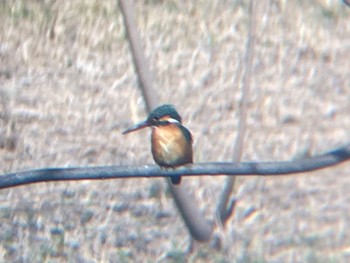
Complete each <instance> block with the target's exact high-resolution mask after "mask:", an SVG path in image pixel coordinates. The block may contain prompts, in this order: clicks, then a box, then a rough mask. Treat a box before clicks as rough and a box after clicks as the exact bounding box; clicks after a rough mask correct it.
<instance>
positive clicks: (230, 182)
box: [217, 0, 256, 224]
mask: <svg viewBox="0 0 350 263" xmlns="http://www.w3.org/2000/svg"><path fill="white" fill-rule="evenodd" d="M255 19H256V14H255V7H254V0H250V4H249V24H248V35H247V44H246V51H245V57H244V61H245V73H244V77H243V86H242V98H241V103H240V108H239V121H238V132H237V137H236V140H235V142H234V148H233V149H234V151H233V161H234V162H239V161H240V160H241V157H242V152H243V146H244V137H245V133H246V124H247V112H248V109H247V108H248V107H247V105H248V98H249V90H250V84H251V75H252V65H253V58H254V46H255V27H256V21H255ZM234 184H235V177H233V176H229V177H227V179H226V183H225V187H224V189H223V192H222V194H221V197H220V198H219V204H218V209H217V213H218V215H219V219H220V221H221V223H222V224H225V222H226V221H227V219H228V218H229V217H230V216H231V214H232V212H233V211H234V205H235V202H234V201H232V202H231V203H230V204H228V202H229V200H230V196H231V194H232V191H233V188H234Z"/></svg>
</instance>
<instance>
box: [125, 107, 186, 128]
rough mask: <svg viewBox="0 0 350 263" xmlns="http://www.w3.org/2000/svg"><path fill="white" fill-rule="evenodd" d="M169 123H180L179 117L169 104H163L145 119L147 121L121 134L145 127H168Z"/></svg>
mask: <svg viewBox="0 0 350 263" xmlns="http://www.w3.org/2000/svg"><path fill="white" fill-rule="evenodd" d="M171 123H180V124H181V116H180V115H179V113H178V112H177V111H176V109H175V107H174V106H173V105H170V104H164V105H161V106H159V107H158V108H156V109H154V110H153V111H152V112H151V113H150V114H149V115H148V117H147V119H146V120H145V121H143V122H141V123H139V124H136V125H135V126H133V127H131V128H129V129H127V130H126V131H124V132H123V134H126V133H129V132H133V131H137V130H140V129H142V128H145V127H159V126H165V125H169V124H171Z"/></svg>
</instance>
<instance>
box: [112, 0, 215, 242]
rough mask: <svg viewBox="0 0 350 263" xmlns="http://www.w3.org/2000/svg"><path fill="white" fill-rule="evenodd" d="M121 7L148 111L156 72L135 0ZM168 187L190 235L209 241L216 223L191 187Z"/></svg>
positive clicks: (124, 1) (154, 102)
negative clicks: (208, 217) (141, 35)
mask: <svg viewBox="0 0 350 263" xmlns="http://www.w3.org/2000/svg"><path fill="white" fill-rule="evenodd" d="M119 6H120V9H121V11H122V14H123V19H124V24H125V29H126V33H127V36H128V40H129V44H130V47H131V52H132V57H133V61H134V64H135V68H136V72H137V76H138V78H139V84H140V88H141V91H142V95H143V97H144V99H145V101H146V105H147V110H148V112H149V111H150V110H151V109H154V108H155V107H156V106H157V105H158V102H159V99H158V97H157V95H156V92H155V90H154V89H153V86H152V85H153V75H152V73H151V71H150V67H149V64H148V62H147V60H146V58H145V56H144V53H143V51H142V50H143V49H142V47H141V44H140V43H141V39H140V38H139V34H138V31H137V26H136V18H135V14H134V10H133V1H130V0H119ZM168 186H169V188H170V191H171V192H172V194H173V197H174V201H175V204H176V206H177V208H178V209H179V212H180V214H181V215H182V218H183V220H184V222H185V224H186V226H187V228H188V230H189V232H190V234H191V236H192V237H193V238H194V239H196V240H198V241H209V240H210V238H211V234H212V228H213V226H212V224H211V223H208V222H207V221H206V220H205V219H204V216H203V215H202V214H201V212H200V211H199V209H198V205H197V204H196V201H195V200H194V198H193V197H190V195H189V193H188V190H186V189H185V188H184V187H183V186H181V185H179V186H175V185H173V184H172V183H170V182H169V180H168Z"/></svg>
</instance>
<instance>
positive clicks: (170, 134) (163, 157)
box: [123, 104, 193, 184]
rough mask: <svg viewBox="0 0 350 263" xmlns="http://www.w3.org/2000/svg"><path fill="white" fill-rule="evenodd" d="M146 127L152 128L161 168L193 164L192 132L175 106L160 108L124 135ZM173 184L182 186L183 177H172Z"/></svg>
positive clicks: (152, 137) (153, 148) (152, 141)
mask: <svg viewBox="0 0 350 263" xmlns="http://www.w3.org/2000/svg"><path fill="white" fill-rule="evenodd" d="M145 127H151V128H152V135H151V145H152V155H153V159H154V161H155V162H156V164H158V165H159V166H160V167H161V168H176V167H179V166H183V165H186V164H190V163H193V151H192V135H191V132H190V131H189V130H188V129H187V128H186V127H184V126H183V125H182V121H181V116H180V115H179V113H178V112H177V111H176V109H175V107H174V106H173V105H170V104H164V105H161V106H159V107H158V108H156V109H155V110H153V111H152V112H151V113H150V114H149V115H148V117H147V119H146V120H145V121H143V122H141V123H139V124H136V125H135V126H133V127H131V128H129V129H127V130H126V131H124V132H123V134H126V133H129V132H133V131H136V130H140V129H142V128H145ZM171 182H172V183H173V184H180V182H181V176H174V177H171Z"/></svg>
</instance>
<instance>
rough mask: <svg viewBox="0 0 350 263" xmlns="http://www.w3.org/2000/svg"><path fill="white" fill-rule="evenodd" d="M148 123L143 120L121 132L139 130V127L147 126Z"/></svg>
mask: <svg viewBox="0 0 350 263" xmlns="http://www.w3.org/2000/svg"><path fill="white" fill-rule="evenodd" d="M149 126H150V125H149V123H148V122H147V120H146V121H143V122H140V123H139V124H136V125H135V126H133V127H131V128H129V129H127V130H125V131H123V134H127V133H129V132H133V131H137V130H140V129H143V128H145V127H149Z"/></svg>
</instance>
